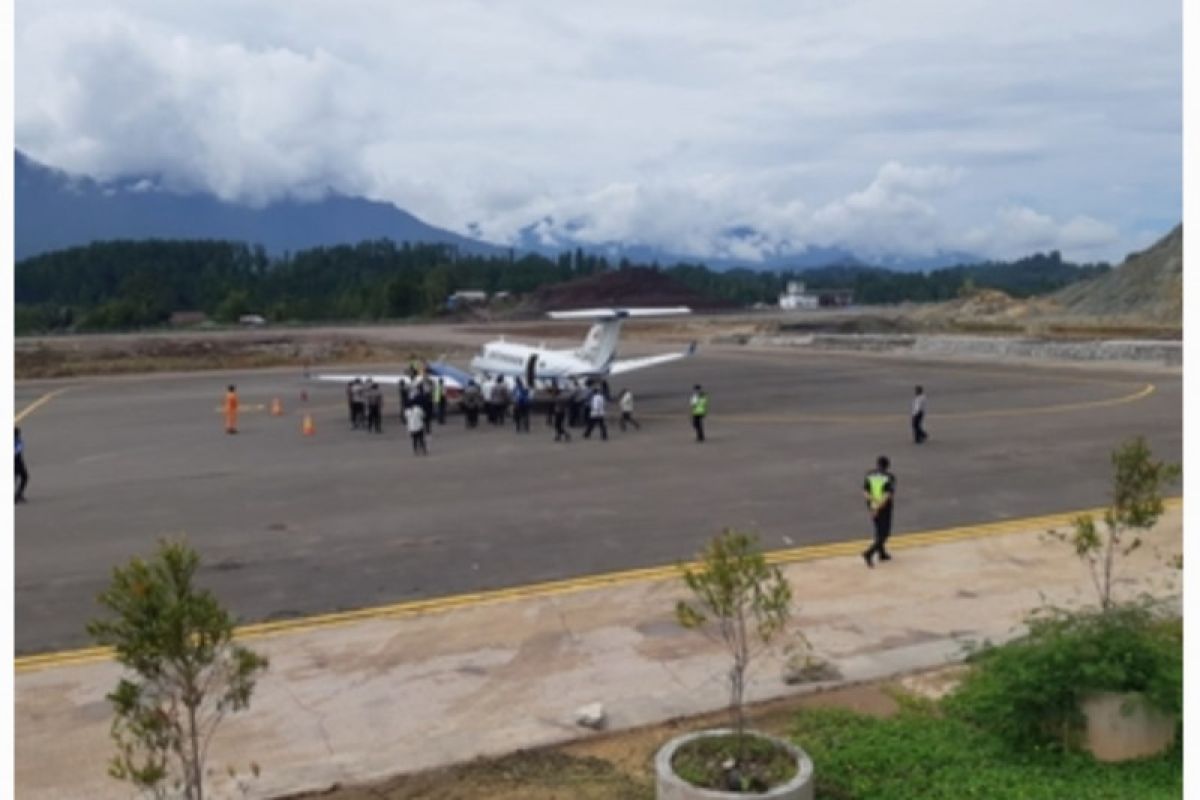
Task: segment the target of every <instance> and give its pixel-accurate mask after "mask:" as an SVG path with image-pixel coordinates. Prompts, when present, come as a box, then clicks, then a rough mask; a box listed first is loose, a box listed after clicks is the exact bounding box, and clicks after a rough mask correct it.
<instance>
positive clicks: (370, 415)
mask: <svg viewBox="0 0 1200 800" xmlns="http://www.w3.org/2000/svg"><path fill="white" fill-rule="evenodd" d="M366 397H367V431H368V432H370V431H374V432H375V433H383V392H381V391H380V390H379V384H378V383H376V382H375V381H371V385H370V386H368V387H367V392H366Z"/></svg>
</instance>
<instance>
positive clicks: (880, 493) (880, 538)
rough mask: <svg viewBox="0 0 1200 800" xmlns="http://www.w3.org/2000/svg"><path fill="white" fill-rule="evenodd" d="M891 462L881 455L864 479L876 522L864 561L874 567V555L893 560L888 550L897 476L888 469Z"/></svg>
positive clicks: (864, 554)
mask: <svg viewBox="0 0 1200 800" xmlns="http://www.w3.org/2000/svg"><path fill="white" fill-rule="evenodd" d="M889 466H891V462H889V461H888V457H887V456H880V457H879V458H878V459H876V461H875V469H874V470H872V471H871V472H868V473H867V477H866V479H865V480H864V481H863V496H864V497H866V499H867V508H868V509H870V511H871V520H872V521H873V522H874V523H875V541H874V542H873V543H872V544H871V546H870V547H868V548H867V549H866V551H865V552H864V553H863V554H862V557H863V561H866V562H867V566H868V567H871V568H872V569H873V568H874V567H875V562H874V560H873V559H874V557H875V556H876V555H878V556H879V560H880V561H891V560H892V557H891V556H890V555H888V552H887V550H886V545H887V540H888V537H889V536H891V535H892V507H893V506H894V505H895V497H896V476H895V475H893V474H892V473H891V472H889V471H888V467H889Z"/></svg>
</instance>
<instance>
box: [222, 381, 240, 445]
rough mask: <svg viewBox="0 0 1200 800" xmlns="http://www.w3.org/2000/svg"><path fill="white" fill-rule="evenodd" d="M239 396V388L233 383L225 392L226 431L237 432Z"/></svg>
mask: <svg viewBox="0 0 1200 800" xmlns="http://www.w3.org/2000/svg"><path fill="white" fill-rule="evenodd" d="M237 418H238V396H237V388H236V387H234V385H233V384H232V383H231V384H229V389H228V390H227V391H226V392H225V432H226V433H237Z"/></svg>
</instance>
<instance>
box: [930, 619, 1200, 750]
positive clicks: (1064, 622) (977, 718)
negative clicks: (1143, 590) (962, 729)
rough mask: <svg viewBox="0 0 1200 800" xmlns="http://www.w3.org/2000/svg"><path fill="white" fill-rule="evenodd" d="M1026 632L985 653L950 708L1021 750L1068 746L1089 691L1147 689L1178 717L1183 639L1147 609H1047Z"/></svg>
mask: <svg viewBox="0 0 1200 800" xmlns="http://www.w3.org/2000/svg"><path fill="white" fill-rule="evenodd" d="M1028 624H1029V633H1028V634H1027V635H1026V636H1023V637H1021V638H1020V639H1017V640H1015V641H1012V642H1009V643H1007V644H1004V645H1001V646H999V647H991V648H988V649H985V650H983V651H981V652H979V653H978V654H976V656H975V657H974V658H973V661H974V662H975V667H974V669H973V670H972V671H971V672H970V674H969V675H968V676H967V678H966V679H965V680H964V681H963V684H962V685H961V686H960V687H959V689H958V690H957V691H956V692H955V693H954V694H953V695H952V696H951V697H949V698H948V699H947V701H946V703H945V708H946V710H947V711H948V712H949V713H951V714H953V715H955V716H957V717H959V718H961V719H963V720H965V721H968V722H971V723H973V724H975V725H977V726H979V727H981V728H985V729H987V730H989V731H992V732H994V733H995V734H997V735H998V736H999V737H1000V738H1001V739H1003V740H1005V741H1007V742H1009V743H1010V744H1012V745H1015V746H1017V747H1020V748H1028V747H1045V746H1055V747H1065V746H1069V745H1070V744H1071V743H1072V742H1073V741H1074V740H1075V738H1076V736H1077V734H1078V732H1079V730H1080V728H1081V723H1082V717H1081V714H1080V711H1079V700H1080V698H1081V697H1082V696H1083V695H1085V694H1087V693H1088V692H1092V691H1113V692H1144V693H1145V694H1146V696H1147V698H1148V700H1149V701H1150V703H1151V704H1152V705H1154V706H1155V707H1157V708H1159V709H1161V710H1163V711H1168V712H1179V711H1180V710H1181V708H1182V699H1183V635H1182V624H1181V623H1180V622H1179V621H1178V620H1162V619H1158V618H1156V616H1155V615H1154V613H1153V612H1152V611H1151V610H1150V609H1149V608H1148V607H1147V606H1144V605H1130V606H1116V607H1113V608H1110V609H1109V610H1108V611H1105V612H1079V613H1068V612H1064V611H1059V610H1049V611H1044V612H1041V614H1039V615H1036V616H1034V617H1031V618H1030V619H1029V621H1028Z"/></svg>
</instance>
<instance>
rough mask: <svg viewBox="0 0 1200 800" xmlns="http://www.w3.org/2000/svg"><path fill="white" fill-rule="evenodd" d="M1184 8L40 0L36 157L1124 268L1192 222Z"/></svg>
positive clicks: (502, 213) (436, 205)
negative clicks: (1102, 262) (1185, 199)
mask: <svg viewBox="0 0 1200 800" xmlns="http://www.w3.org/2000/svg"><path fill="white" fill-rule="evenodd" d="M1181 6H1182V4H1181V3H1180V2H1179V0H1146V1H1145V2H1141V3H1132V2H1129V1H1128V0H1053V2H1046V0H904V2H897V1H896V0H778V1H774V0H762V1H761V2H750V3H730V2H727V0H681V1H680V2H674V1H673V0H658V1H657V2H654V1H651V2H647V1H646V0H633V1H629V0H610V2H604V3H574V2H557V1H551V0H546V1H544V2H543V1H542V0H508V1H506V0H494V2H482V1H481V2H465V1H462V0H422V1H421V2H418V0H341V2H331V1H330V0H204V2H197V1H196V0H171V2H163V0H106V2H103V3H97V2H95V0H17V2H16V7H15V42H16V57H15V62H16V74H15V79H16V87H15V88H16V92H15V141H16V145H17V147H18V148H19V149H21V150H23V151H24V152H26V153H27V154H28V155H30V156H32V157H33V158H35V159H37V160H40V161H43V162H45V163H48V164H51V165H54V166H57V167H60V168H62V169H65V170H67V171H70V172H78V173H84V174H88V175H92V176H94V177H98V178H109V177H114V176H119V175H126V174H130V173H137V174H143V173H150V174H155V175H160V176H161V178H162V180H163V182H164V183H165V184H166V185H168V186H169V187H171V188H175V189H180V190H189V191H191V190H204V191H211V192H213V193H216V194H218V195H220V196H221V197H223V198H226V199H232V200H237V201H241V202H246V203H251V204H261V203H264V202H268V201H270V200H272V199H274V198H278V197H281V196H285V195H298V196H304V197H310V196H314V195H318V194H320V193H321V192H324V191H326V190H329V189H332V190H335V191H339V192H343V193H348V194H356V195H364V196H368V197H371V198H375V199H381V200H388V201H391V202H394V203H396V204H397V205H398V206H400V207H402V208H404V209H406V210H408V211H410V212H412V213H414V214H416V215H417V216H419V217H421V218H422V219H424V220H426V221H428V222H430V223H432V224H435V225H439V226H441V227H445V228H449V229H451V230H455V231H458V232H463V233H472V234H474V235H477V236H479V237H481V238H484V239H487V240H490V241H494V242H508V241H512V240H513V237H515V236H516V235H517V233H518V231H520V229H522V228H524V227H526V226H529V225H531V224H537V231H538V234H539V235H540V236H542V237H543V238H544V239H545V240H546V241H548V242H553V241H561V240H562V238H563V237H575V238H576V239H578V240H580V241H585V242H595V243H600V242H611V241H622V242H625V243H627V244H646V245H655V246H660V247H664V248H667V249H670V250H672V251H674V252H682V253H689V254H695V255H699V256H717V255H723V256H732V257H736V258H742V259H747V260H754V259H756V258H761V257H762V256H763V255H764V254H777V253H781V252H788V251H798V250H803V249H804V248H805V247H807V246H813V245H816V246H825V247H829V246H841V247H846V248H850V249H853V250H855V251H856V252H858V253H859V254H860V255H864V256H871V255H895V256H910V257H911V256H921V255H927V254H932V253H935V252H937V251H939V250H940V251H965V252H969V253H973V254H978V255H983V256H995V257H1011V256H1017V255H1023V254H1027V253H1029V252H1032V251H1035V250H1048V249H1052V248H1057V249H1060V250H1062V251H1063V253H1064V255H1066V256H1068V257H1071V258H1075V259H1079V260H1091V259H1106V260H1112V261H1116V260H1119V259H1120V258H1122V257H1123V256H1124V255H1125V254H1126V253H1127V252H1129V251H1131V250H1134V249H1139V248H1142V247H1145V246H1146V245H1148V244H1150V243H1151V242H1152V241H1154V240H1155V239H1157V238H1158V237H1159V236H1161V235H1162V234H1164V233H1166V231H1167V230H1168V229H1169V228H1170V227H1172V226H1173V225H1175V224H1177V223H1178V222H1179V221H1180V219H1181V214H1182V208H1181V206H1182V175H1181V170H1182V150H1181V148H1182V114H1181V106H1182V33H1181V30H1182V20H1181V15H1182V11H1181ZM739 228H749V229H753V231H755V235H753V236H737V237H731V236H729V235H727V234H728V232H729V231H730V230H731V229H739Z"/></svg>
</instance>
